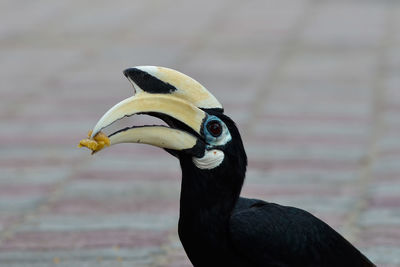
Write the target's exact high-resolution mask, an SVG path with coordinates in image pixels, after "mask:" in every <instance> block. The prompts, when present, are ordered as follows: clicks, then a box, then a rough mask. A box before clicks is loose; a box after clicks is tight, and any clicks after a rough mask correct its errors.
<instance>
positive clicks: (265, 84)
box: [243, 0, 315, 135]
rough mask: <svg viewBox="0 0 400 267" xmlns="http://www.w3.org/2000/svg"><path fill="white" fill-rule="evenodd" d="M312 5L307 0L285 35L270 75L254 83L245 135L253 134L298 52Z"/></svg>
mask: <svg viewBox="0 0 400 267" xmlns="http://www.w3.org/2000/svg"><path fill="white" fill-rule="evenodd" d="M314 5H315V3H314V2H313V1H312V0H309V1H308V2H307V3H306V4H305V7H304V11H303V13H302V14H301V15H299V17H298V19H297V21H295V22H294V23H293V26H292V28H291V29H290V30H289V31H288V33H287V36H288V38H287V39H286V40H285V41H283V45H282V47H281V48H280V49H279V51H278V56H277V59H276V62H275V64H274V67H273V68H272V71H271V73H270V74H269V75H267V76H260V79H258V80H255V81H254V83H253V86H254V87H258V90H257V91H256V94H255V97H254V100H253V105H251V108H250V109H249V114H250V116H249V120H248V121H247V123H246V125H244V127H243V128H244V129H247V130H246V132H247V134H249V135H251V134H253V133H254V130H255V126H256V125H257V119H258V115H259V114H260V113H261V112H262V108H263V106H265V105H266V102H267V100H268V95H269V94H270V92H271V90H273V88H274V86H275V85H276V84H278V83H279V82H280V81H281V79H282V70H283V67H284V66H285V65H286V64H288V62H289V60H290V59H291V58H292V57H293V55H294V54H295V53H296V51H297V50H298V48H299V44H298V43H299V38H300V36H299V35H300V34H301V33H302V32H303V30H304V29H305V27H306V25H307V23H308V22H309V21H310V19H311V18H312V16H313V15H314V13H315V12H313V9H314V8H315V7H314Z"/></svg>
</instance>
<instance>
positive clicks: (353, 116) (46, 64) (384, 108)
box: [0, 0, 400, 266]
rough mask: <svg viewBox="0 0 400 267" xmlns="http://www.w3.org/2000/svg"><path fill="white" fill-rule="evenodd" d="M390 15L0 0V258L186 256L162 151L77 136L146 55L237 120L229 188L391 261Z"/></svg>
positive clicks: (332, 4) (256, 4)
mask: <svg viewBox="0 0 400 267" xmlns="http://www.w3.org/2000/svg"><path fill="white" fill-rule="evenodd" d="M399 15H400V5H399V3H397V2H396V1H390V0H388V1H360V0H351V1H333V0H325V1H313V0H309V1H306V0H301V1H298V0H296V1H295V0H268V1H262V0H257V1H248V2H243V1H227V0H218V1H213V2H204V1H202V2H192V1H184V0H178V1H175V2H174V4H173V5H172V4H171V3H169V2H167V1H159V0H155V1H134V2H132V1H127V0H118V1H113V2H112V3H111V2H110V1H105V0H101V1H97V2H96V5H93V4H90V3H89V2H82V1H77V0H75V1H69V2H65V1H64V2H54V1H50V0H40V1H35V2H16V1H11V0H5V1H2V2H1V3H0V22H1V23H0V48H1V49H0V62H1V64H0V80H1V86H0V129H1V130H0V185H1V188H0V265H1V266H3V265H4V266H54V265H57V266H190V263H189V261H188V259H187V257H186V255H185V253H184V251H183V248H182V246H181V244H180V242H179V238H178V236H177V229H176V224H177V219H178V212H179V190H180V170H179V163H178V162H177V161H176V160H175V159H173V158H172V157H170V156H169V155H168V154H167V153H165V152H163V151H161V150H160V149H157V148H151V147H146V146H139V145H130V146H129V145H126V146H123V145H119V146H115V147H112V148H109V149H108V150H106V151H104V152H102V153H99V154H97V155H95V156H90V155H89V153H88V151H84V150H78V149H77V148H76V142H77V141H78V140H79V139H81V138H82V137H84V136H85V133H86V132H87V130H88V129H90V128H91V127H93V124H94V123H95V122H96V121H97V120H98V118H99V117H100V116H101V115H102V114H103V113H104V112H105V111H106V110H107V109H108V108H109V107H111V106H112V105H113V104H115V103H116V102H118V101H120V100H122V99H124V98H126V97H128V96H130V95H131V94H132V88H131V86H130V84H129V83H128V81H127V80H126V79H125V77H123V75H122V70H123V69H124V68H127V67H130V66H134V65H162V66H168V67H172V68H175V69H178V70H181V71H183V72H185V73H187V74H189V75H190V76H192V77H194V78H195V79H197V80H199V81H200V82H201V83H202V84H204V85H205V86H206V87H207V88H209V89H210V90H211V91H212V92H213V93H214V94H215V95H216V96H217V98H218V99H220V100H221V102H222V103H223V104H224V106H225V110H226V113H227V114H228V115H230V116H231V117H232V118H233V119H234V120H235V121H236V122H237V124H238V126H239V128H240V130H241V132H242V135H243V140H244V143H245V145H246V147H247V153H248V156H249V171H248V175H247V180H246V182H245V188H244V190H243V194H244V195H246V196H248V197H258V198H263V199H266V200H269V201H273V202H277V203H281V204H284V205H293V206H298V207H301V208H303V209H306V210H308V211H311V212H312V213H314V214H316V215H317V216H319V217H321V218H322V219H324V220H325V221H327V222H328V223H329V224H330V225H332V226H333V227H334V228H335V229H337V230H338V231H339V232H341V233H342V234H343V235H345V236H346V237H347V238H349V239H350V240H351V241H352V242H354V243H355V244H356V245H357V246H358V247H359V248H360V249H361V250H362V251H363V252H365V253H366V254H367V255H368V256H369V257H371V259H372V260H373V261H375V262H376V263H377V264H378V265H379V266H400V258H399V255H400V244H399V242H398V239H399V237H400V236H399V229H400V198H399V195H400V194H399V193H400V189H399V188H400V187H399V184H400V182H399V181H400V179H399V177H400V168H399V164H398V160H399V157H400V142H399V138H398V136H399V134H400V119H399V118H400V104H399V99H400V93H399V92H400V91H399V90H398V89H399V84H400V79H399V75H398V73H399V68H400V64H399V62H400V61H399V59H400V56H399V55H400V53H399V52H400V50H399V49H398V44H400V27H399V25H400V24H399V22H400V21H399V18H400V16H399ZM142 120H143V121H146V118H135V123H137V122H141V121H142ZM133 121H134V120H129V119H127V120H124V121H121V125H125V124H131V123H133ZM118 126H119V125H116V127H118ZM154 162H156V163H157V168H154Z"/></svg>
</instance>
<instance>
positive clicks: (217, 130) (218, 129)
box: [207, 121, 222, 137]
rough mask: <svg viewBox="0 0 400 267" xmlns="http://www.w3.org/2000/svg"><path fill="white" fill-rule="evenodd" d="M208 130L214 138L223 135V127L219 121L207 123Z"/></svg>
mask: <svg viewBox="0 0 400 267" xmlns="http://www.w3.org/2000/svg"><path fill="white" fill-rule="evenodd" d="M207 130H208V131H209V132H210V134H211V135H212V136H214V137H218V136H220V135H221V133H222V125H221V123H220V122H219V121H210V122H209V123H207Z"/></svg>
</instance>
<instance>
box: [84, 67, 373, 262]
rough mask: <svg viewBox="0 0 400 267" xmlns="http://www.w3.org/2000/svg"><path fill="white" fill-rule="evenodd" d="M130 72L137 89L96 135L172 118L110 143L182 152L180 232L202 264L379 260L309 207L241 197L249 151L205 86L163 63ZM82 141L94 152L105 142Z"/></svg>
mask: <svg viewBox="0 0 400 267" xmlns="http://www.w3.org/2000/svg"><path fill="white" fill-rule="evenodd" d="M124 75H125V76H126V77H127V78H128V80H129V81H130V82H131V83H132V85H133V87H134V91H135V93H134V96H132V97H129V98H127V99H125V100H123V101H121V102H120V103H118V104H116V105H115V106H114V107H112V108H111V109H110V110H108V111H107V112H106V113H105V114H104V115H103V117H102V118H101V119H100V120H99V121H98V122H97V124H96V126H95V127H94V129H93V131H92V132H91V133H90V134H89V141H93V142H97V141H96V140H99V139H98V138H97V139H96V137H97V136H98V135H99V134H100V133H101V134H103V133H102V132H101V130H103V129H104V128H106V127H107V126H109V125H111V124H112V123H114V122H115V121H117V120H120V119H122V118H123V117H128V116H132V115H137V114H147V115H151V116H154V117H157V118H159V119H161V120H163V121H164V122H165V123H166V124H167V125H168V126H166V125H164V126H162V125H142V126H133V127H127V128H124V129H120V130H118V131H116V132H114V133H112V134H109V135H108V136H106V139H107V142H109V143H107V144H110V145H114V144H118V143H145V144H149V145H154V146H157V147H161V148H163V149H165V150H166V151H167V152H169V153H170V154H172V155H173V156H175V157H176V158H178V159H179V161H180V166H181V169H182V183H181V195H180V216H179V225H178V233H179V238H180V240H181V242H182V244H183V247H184V249H185V251H186V254H187V256H188V257H189V259H190V261H191V262H192V264H193V265H194V266H374V264H373V263H371V262H370V261H369V260H368V259H367V258H366V257H365V256H364V255H363V254H362V253H361V252H360V251H358V250H357V249H356V248H355V247H354V246H353V245H352V244H350V243H349V242H348V241H347V240H346V239H345V238H343V237H342V236H341V235H340V234H338V233H337V232H336V231H335V230H333V229H332V228H331V227H330V226H328V225H327V224H326V223H324V222H322V221H321V220H319V219H318V218H316V217H314V216H313V215H311V214H310V213H308V212H307V211H304V210H301V209H298V208H294V207H287V206H282V205H278V204H275V203H269V202H265V201H262V200H257V199H248V198H243V197H240V196H239V195H240V191H241V189H242V185H243V181H244V179H245V173H246V166H247V157H246V152H245V149H244V147H243V143H242V140H241V137H240V134H239V131H238V129H237V127H236V125H235V123H234V121H233V120H232V119H230V118H229V117H228V116H226V115H225V114H224V109H223V107H222V105H221V104H220V102H219V101H218V100H217V99H216V98H215V97H214V96H213V95H212V94H211V93H210V92H209V91H208V90H207V89H206V88H205V87H204V86H202V85H201V84H200V83H198V82H197V81H195V80H194V79H192V78H190V77H188V76H187V75H185V74H182V73H180V72H178V71H175V70H172V69H168V68H163V67H155V66H139V67H134V68H129V69H126V70H125V71H124ZM86 140H87V139H86ZM81 144H83V145H84V146H88V147H89V148H91V149H92V150H93V152H96V151H98V150H100V149H101V148H102V147H103V146H104V142H103V143H102V144H101V145H99V146H98V147H96V144H95V146H92V147H91V146H89V145H87V144H85V143H84V142H83V143H81Z"/></svg>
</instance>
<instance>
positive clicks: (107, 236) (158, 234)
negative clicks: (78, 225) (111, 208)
mask: <svg viewBox="0 0 400 267" xmlns="http://www.w3.org/2000/svg"><path fill="white" fill-rule="evenodd" d="M167 238H168V233H167V231H133V230H124V229H116V230H106V229H104V230H96V231H85V232H20V233H16V234H15V235H14V236H12V237H11V238H10V239H8V240H6V241H4V242H3V243H1V244H0V251H7V250H54V249H72V248H74V249H76V248H88V249H89V248H91V249H94V248H105V247H113V246H120V247H129V248H139V247H141V248H143V247H150V246H161V245H162V244H163V243H165V242H166V241H167Z"/></svg>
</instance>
